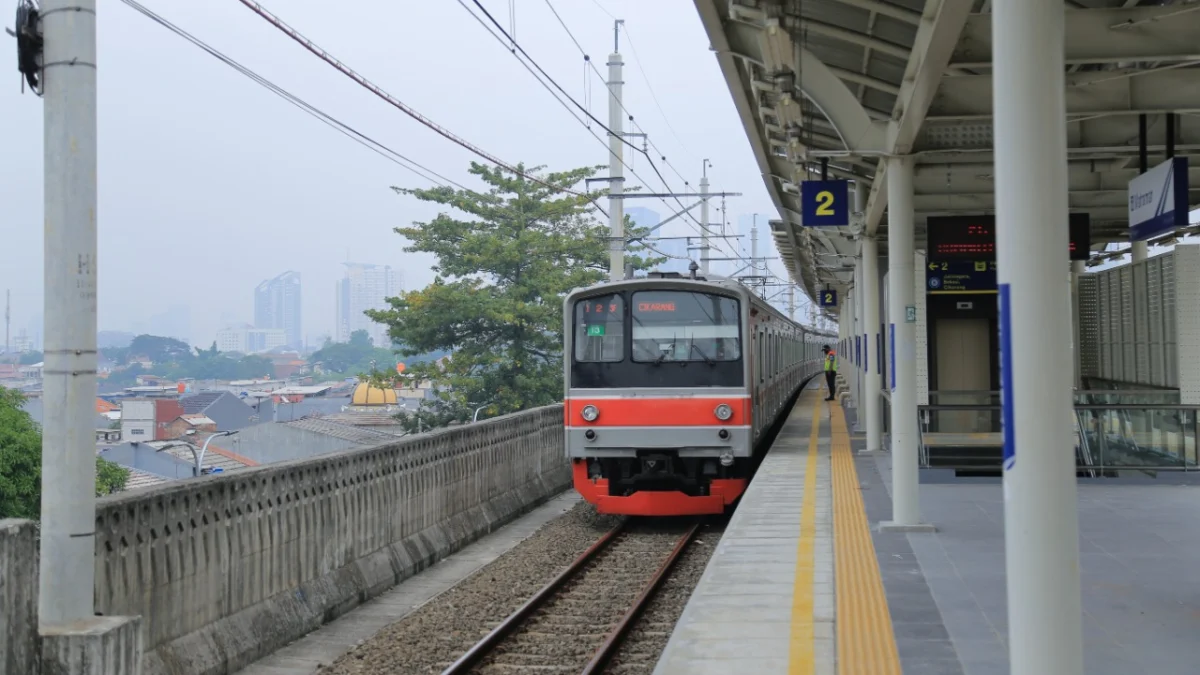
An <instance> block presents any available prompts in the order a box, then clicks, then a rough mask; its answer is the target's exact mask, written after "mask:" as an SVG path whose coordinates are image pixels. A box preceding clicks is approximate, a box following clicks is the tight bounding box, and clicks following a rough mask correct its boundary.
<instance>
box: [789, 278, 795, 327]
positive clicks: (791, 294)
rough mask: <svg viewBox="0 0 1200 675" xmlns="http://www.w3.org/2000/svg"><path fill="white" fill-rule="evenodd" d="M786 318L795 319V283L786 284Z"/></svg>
mask: <svg viewBox="0 0 1200 675" xmlns="http://www.w3.org/2000/svg"><path fill="white" fill-rule="evenodd" d="M788 318H789V319H791V320H792V321H795V320H796V284H788Z"/></svg>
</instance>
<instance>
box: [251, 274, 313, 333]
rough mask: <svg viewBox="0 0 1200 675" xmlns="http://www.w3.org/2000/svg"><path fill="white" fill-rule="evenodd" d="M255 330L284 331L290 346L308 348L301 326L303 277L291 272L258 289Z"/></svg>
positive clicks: (256, 292) (255, 305) (255, 297)
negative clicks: (301, 287)
mask: <svg viewBox="0 0 1200 675" xmlns="http://www.w3.org/2000/svg"><path fill="white" fill-rule="evenodd" d="M254 327H255V328H262V329H277V330H282V331H283V332H284V335H286V336H287V337H286V339H287V346H289V347H296V348H300V347H302V346H303V345H304V338H303V333H302V332H301V326H300V273H299V272H292V271H290V270H289V271H287V272H284V273H283V274H280V275H279V276H277V277H275V278H274V279H267V280H266V281H264V282H262V283H261V284H259V285H258V288H255V289H254Z"/></svg>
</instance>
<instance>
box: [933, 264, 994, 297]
mask: <svg viewBox="0 0 1200 675" xmlns="http://www.w3.org/2000/svg"><path fill="white" fill-rule="evenodd" d="M925 291H926V292H927V293H929V294H930V295H956V294H958V295H961V294H965V293H995V292H996V261H995V260H941V261H930V262H929V263H927V264H926V265H925Z"/></svg>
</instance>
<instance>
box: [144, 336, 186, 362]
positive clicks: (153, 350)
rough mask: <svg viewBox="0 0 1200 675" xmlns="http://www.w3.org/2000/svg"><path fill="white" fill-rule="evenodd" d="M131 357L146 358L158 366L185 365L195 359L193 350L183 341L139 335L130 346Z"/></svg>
mask: <svg viewBox="0 0 1200 675" xmlns="http://www.w3.org/2000/svg"><path fill="white" fill-rule="evenodd" d="M128 353H129V355H132V356H145V357H146V358H148V359H150V360H151V361H153V362H154V363H155V365H158V364H160V363H184V362H186V361H190V360H191V359H193V358H195V356H194V355H193V354H192V348H191V347H189V346H188V344H187V343H186V342H183V341H182V340H176V339H175V338H169V337H159V336H157V335H139V336H137V337H135V338H134V339H133V342H132V343H131V344H130V345H129V352H128Z"/></svg>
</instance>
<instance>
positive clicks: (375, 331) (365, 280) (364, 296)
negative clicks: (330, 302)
mask: <svg viewBox="0 0 1200 675" xmlns="http://www.w3.org/2000/svg"><path fill="white" fill-rule="evenodd" d="M344 264H345V265H346V277H345V278H344V279H342V280H341V281H338V282H337V338H336V339H337V341H338V342H349V341H350V334H351V333H353V332H354V331H357V330H365V331H367V334H368V335H370V336H371V339H373V340H374V341H375V345H376V346H377V347H386V346H388V345H390V344H391V340H390V339H389V338H388V334H387V326H385V325H383V324H379V323H375V322H374V321H372V320H371V319H370V318H368V317H367V315H366V314H364V312H366V311H367V310H368V309H387V308H388V306H389V305H388V303H387V299H388V298H393V297H396V296H397V295H399V294H400V283H401V279H400V271H399V270H397V269H396V268H394V267H391V266H390V265H370V264H365V263H344Z"/></svg>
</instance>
